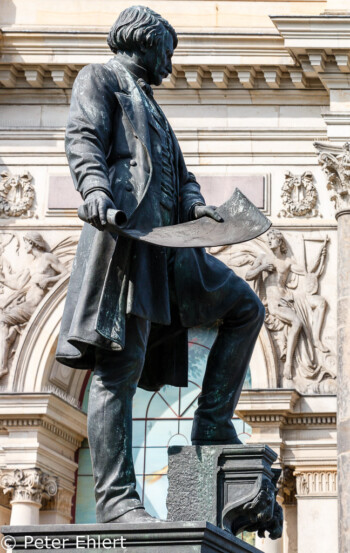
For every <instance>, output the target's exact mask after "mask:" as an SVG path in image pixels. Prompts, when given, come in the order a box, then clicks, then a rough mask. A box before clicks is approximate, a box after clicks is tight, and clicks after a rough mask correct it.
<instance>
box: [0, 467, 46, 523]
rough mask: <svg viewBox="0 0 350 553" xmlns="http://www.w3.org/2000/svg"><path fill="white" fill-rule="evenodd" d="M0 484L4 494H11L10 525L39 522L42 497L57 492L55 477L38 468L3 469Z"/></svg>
mask: <svg viewBox="0 0 350 553" xmlns="http://www.w3.org/2000/svg"><path fill="white" fill-rule="evenodd" d="M0 486H1V487H2V488H3V491H4V493H5V494H6V493H9V494H11V501H10V503H11V507H12V511H11V519H10V524H11V525H12V526H19V525H22V526H24V525H29V524H39V509H40V508H41V505H42V499H43V497H52V496H54V495H55V494H56V493H57V481H56V478H54V477H51V476H49V475H48V474H46V473H44V472H42V471H41V470H40V469H38V468H32V469H23V470H22V469H12V470H4V471H2V472H1V475H0Z"/></svg>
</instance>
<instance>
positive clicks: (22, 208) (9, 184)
mask: <svg viewBox="0 0 350 553" xmlns="http://www.w3.org/2000/svg"><path fill="white" fill-rule="evenodd" d="M32 180H33V177H32V176H31V174H30V173H29V172H28V171H25V172H24V173H22V174H20V175H10V173H8V172H7V171H5V172H3V173H1V179H0V217H21V216H25V217H32V216H33V212H32V211H30V208H31V207H32V205H33V202H34V198H35V191H34V186H33V184H32Z"/></svg>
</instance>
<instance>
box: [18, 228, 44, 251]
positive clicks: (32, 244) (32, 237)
mask: <svg viewBox="0 0 350 553" xmlns="http://www.w3.org/2000/svg"><path fill="white" fill-rule="evenodd" d="M23 241H24V245H25V248H26V251H27V253H31V251H32V250H33V248H36V249H37V250H41V251H43V252H49V251H50V246H49V245H48V243H47V242H46V241H45V240H44V238H43V237H42V236H41V234H40V233H39V232H36V231H29V232H27V233H26V234H25V235H24V236H23Z"/></svg>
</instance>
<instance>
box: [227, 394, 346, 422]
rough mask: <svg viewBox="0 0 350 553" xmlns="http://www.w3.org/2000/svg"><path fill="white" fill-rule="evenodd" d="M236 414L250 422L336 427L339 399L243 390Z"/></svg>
mask: <svg viewBox="0 0 350 553" xmlns="http://www.w3.org/2000/svg"><path fill="white" fill-rule="evenodd" d="M236 414H237V415H238V416H239V417H240V418H242V419H243V420H245V421H246V422H248V423H266V424H273V425H275V426H276V425H277V426H286V425H288V426H290V425H297V426H298V425H305V424H307V425H324V424H326V425H332V426H334V425H335V424H336V396H318V395H312V396H311V395H310V396H302V395H301V394H299V393H298V392H296V391H295V390H283V389H274V390H243V392H242V394H241V398H240V400H239V403H238V406H237V409H236Z"/></svg>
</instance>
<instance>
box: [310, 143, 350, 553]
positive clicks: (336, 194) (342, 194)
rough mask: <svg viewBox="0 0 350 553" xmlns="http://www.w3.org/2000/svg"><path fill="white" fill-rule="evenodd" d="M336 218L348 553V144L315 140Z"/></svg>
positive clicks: (342, 487) (343, 523)
mask: <svg viewBox="0 0 350 553" xmlns="http://www.w3.org/2000/svg"><path fill="white" fill-rule="evenodd" d="M315 146H316V148H317V150H318V151H319V163H320V165H321V166H322V169H323V170H324V172H325V174H326V176H327V181H328V182H327V188H328V189H329V190H331V200H332V201H333V202H334V205H335V211H336V213H335V216H336V219H337V220H338V267H337V281H338V315H337V317H338V322H337V340H338V347H337V350H338V363H337V364H338V391H337V394H338V399H337V412H338V419H337V439H338V484H339V485H338V489H339V500H338V520H339V552H340V553H350V480H349V475H350V401H349V398H350V144H348V143H346V144H344V146H343V147H341V146H338V145H336V144H333V143H328V144H321V143H319V142H316V143H315Z"/></svg>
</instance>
